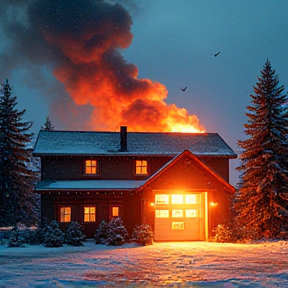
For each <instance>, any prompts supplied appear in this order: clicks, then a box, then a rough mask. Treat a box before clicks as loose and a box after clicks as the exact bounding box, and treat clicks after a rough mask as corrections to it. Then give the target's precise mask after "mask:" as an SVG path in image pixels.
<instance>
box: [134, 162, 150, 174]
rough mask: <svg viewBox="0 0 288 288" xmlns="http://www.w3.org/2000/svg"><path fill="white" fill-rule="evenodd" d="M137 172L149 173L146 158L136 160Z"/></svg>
mask: <svg viewBox="0 0 288 288" xmlns="http://www.w3.org/2000/svg"><path fill="white" fill-rule="evenodd" d="M136 174H137V175H145V174H147V161H146V160H136Z"/></svg>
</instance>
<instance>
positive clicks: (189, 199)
mask: <svg viewBox="0 0 288 288" xmlns="http://www.w3.org/2000/svg"><path fill="white" fill-rule="evenodd" d="M185 203H186V204H197V199H196V195H195V194H191V195H190V194H189V195H185Z"/></svg>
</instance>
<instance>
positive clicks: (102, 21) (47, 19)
mask: <svg viewBox="0 0 288 288" xmlns="http://www.w3.org/2000/svg"><path fill="white" fill-rule="evenodd" d="M1 10H2V12H1V14H0V17H2V20H1V23H2V29H3V31H4V33H5V34H6V35H9V39H10V41H11V43H9V47H10V48H9V53H7V54H6V58H5V57H4V56H5V55H3V54H2V65H6V67H8V66H9V65H10V68H11V69H13V64H16V63H17V61H19V63H23V62H26V64H27V63H32V64H33V65H40V66H43V65H47V66H49V67H52V69H53V75H54V76H55V78H56V79H57V80H58V81H60V82H61V83H63V84H64V87H65V89H66V91H67V93H68V94H69V95H70V97H71V98H72V99H73V101H74V102H75V104H76V107H81V106H83V105H84V106H89V107H90V110H89V113H91V114H90V115H89V117H88V119H89V120H88V119H87V117H86V120H85V121H86V122H85V123H83V125H82V126H83V127H82V129H83V130H84V129H87V130H115V129H117V128H118V127H119V126H120V125H127V126H128V129H129V131H186V132H197V131H204V128H203V127H202V126H201V125H200V124H199V121H198V118H197V117H196V116H195V115H189V114H188V113H187V111H186V110H185V109H184V108H178V107H177V106H176V105H174V104H172V105H168V104H166V103H165V99H166V98H167V94H168V92H167V89H166V87H165V86H164V85H162V84H160V83H157V82H152V81H151V80H148V79H138V77H137V76H138V69H137V67H136V66H135V65H134V64H130V63H127V62H126V61H125V60H124V59H123V57H122V55H121V53H120V52H121V49H125V48H127V47H129V45H130V44H131V42H132V38H133V35H132V33H131V25H132V20H131V17H130V15H129V13H128V12H127V11H126V10H125V9H124V8H123V6H121V5H120V4H117V3H112V2H111V1H109V2H108V1H104V0H61V1H60V0H41V1H40V0H38V1H37V0H30V1H29V0H25V1H24V0H23V1H21V0H7V1H6V0H4V2H3V6H2V8H1ZM4 10H5V11H4ZM5 59H6V60H7V61H6V63H3V61H4V62H5ZM12 59H13V61H12ZM8 60H9V61H8ZM66 102H67V101H66V99H64V98H63V99H57V101H55V103H57V105H58V109H56V111H58V113H59V117H62V116H63V115H61V113H62V114H63V113H66V112H65V111H66V109H67V108H65V109H64V106H65V105H66ZM57 105H56V104H55V105H54V106H53V109H54V110H55V108H56V106H57ZM59 105H60V106H59ZM74 109H75V107H74ZM87 111H88V110H87ZM84 118H85V117H83V118H82V119H84ZM74 120H75V121H77V122H79V121H81V117H80V116H79V114H78V116H77V117H75V119H74Z"/></svg>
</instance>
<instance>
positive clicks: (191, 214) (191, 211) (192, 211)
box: [186, 209, 197, 218]
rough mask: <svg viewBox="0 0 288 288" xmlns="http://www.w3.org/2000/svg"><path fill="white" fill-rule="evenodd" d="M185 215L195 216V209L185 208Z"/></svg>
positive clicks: (188, 216)
mask: <svg viewBox="0 0 288 288" xmlns="http://www.w3.org/2000/svg"><path fill="white" fill-rule="evenodd" d="M186 217H187V218H193V217H197V211H196V209H186Z"/></svg>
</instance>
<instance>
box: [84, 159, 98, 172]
mask: <svg viewBox="0 0 288 288" xmlns="http://www.w3.org/2000/svg"><path fill="white" fill-rule="evenodd" d="M97 164H98V163H97V160H85V174H87V175H96V174H98V167H97V166H98V165H97Z"/></svg>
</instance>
